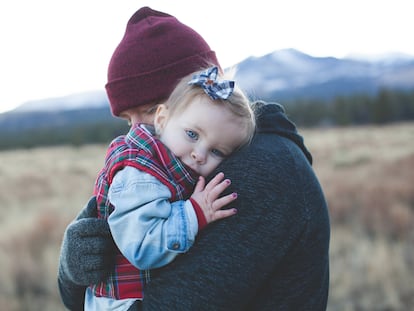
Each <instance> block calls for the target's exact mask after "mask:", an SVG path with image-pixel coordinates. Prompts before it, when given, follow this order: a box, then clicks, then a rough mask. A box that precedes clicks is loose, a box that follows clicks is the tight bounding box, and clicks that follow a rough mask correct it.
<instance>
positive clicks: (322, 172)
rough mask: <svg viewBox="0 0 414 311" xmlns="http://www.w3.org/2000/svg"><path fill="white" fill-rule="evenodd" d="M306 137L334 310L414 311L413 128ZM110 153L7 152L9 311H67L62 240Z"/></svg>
mask: <svg viewBox="0 0 414 311" xmlns="http://www.w3.org/2000/svg"><path fill="white" fill-rule="evenodd" d="M302 134H303V135H304V137H305V142H306V144H307V146H308V147H309V149H310V150H311V152H312V153H313V156H314V169H315V171H316V173H317V175H318V176H319V178H320V181H321V184H322V186H323V188H324V191H325V194H326V197H327V200H328V204H329V210H330V217H331V224H332V239H331V250H330V257H331V286H330V295H329V302H328V310H329V311H354V310H375V311H382V310H383V311H390V310H396V311H397V310H398V311H403V310H404V311H406V310H413V309H412V308H413V306H414V281H413V280H414V143H413V142H414V123H409V124H399V125H392V126H384V127H358V128H334V129H330V128H329V129H328V128H327V129H315V130H305V131H303V132H302ZM104 151H105V146H101V145H90V146H85V147H79V148H75V147H53V148H39V149H33V150H30V151H27V150H16V151H4V152H0V202H1V203H0V209H1V214H0V266H1V267H2V269H0V306H1V310H5V311H9V310H35V311H36V310H42V311H44V310H51V311H52V310H53V311H56V310H64V308H63V306H62V305H61V303H60V299H59V296H58V293H57V288H56V271H57V264H58V255H59V247H60V242H61V238H62V235H63V231H64V229H65V227H66V225H67V224H68V223H69V222H70V221H71V220H72V219H73V218H74V217H75V215H76V214H77V212H78V211H79V209H80V208H81V207H82V206H83V204H84V203H85V202H86V201H87V199H88V198H89V196H90V193H91V190H92V185H93V182H94V179H95V175H96V173H97V172H98V170H99V168H100V167H101V165H102V163H103V158H104ZM304 278H306V276H304Z"/></svg>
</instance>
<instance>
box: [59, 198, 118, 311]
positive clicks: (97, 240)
mask: <svg viewBox="0 0 414 311" xmlns="http://www.w3.org/2000/svg"><path fill="white" fill-rule="evenodd" d="M114 247H115V246H114V243H113V240H112V237H111V233H110V231H109V227H108V224H107V222H106V221H105V220H101V219H97V218H96V200H95V197H92V198H91V199H90V200H89V202H88V203H87V204H86V205H85V207H84V208H83V209H82V211H81V212H80V213H79V215H78V216H77V217H76V219H75V220H74V221H72V222H71V223H70V224H69V225H68V227H67V228H66V230H65V233H64V236H63V241H62V245H61V250H60V257H59V267H58V277H57V282H58V288H59V293H60V296H61V299H62V302H63V304H64V305H65V306H66V308H68V309H69V310H83V303H84V296H85V290H86V287H87V286H88V285H89V284H92V283H96V282H98V281H100V280H102V279H104V278H105V277H106V276H107V275H108V272H109V271H110V267H112V265H113V262H114V258H113V254H114V252H115V250H114Z"/></svg>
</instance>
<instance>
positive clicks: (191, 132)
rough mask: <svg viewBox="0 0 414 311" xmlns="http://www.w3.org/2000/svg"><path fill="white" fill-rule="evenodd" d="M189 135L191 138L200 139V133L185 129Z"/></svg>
mask: <svg viewBox="0 0 414 311" xmlns="http://www.w3.org/2000/svg"><path fill="white" fill-rule="evenodd" d="M185 132H186V134H187V136H188V137H190V138H191V139H198V134H197V133H196V132H194V131H192V130H186V131H185Z"/></svg>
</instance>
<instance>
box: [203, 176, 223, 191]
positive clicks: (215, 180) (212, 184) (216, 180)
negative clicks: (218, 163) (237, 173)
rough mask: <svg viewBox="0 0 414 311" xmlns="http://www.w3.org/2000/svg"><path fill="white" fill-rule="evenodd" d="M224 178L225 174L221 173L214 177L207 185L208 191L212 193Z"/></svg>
mask: <svg viewBox="0 0 414 311" xmlns="http://www.w3.org/2000/svg"><path fill="white" fill-rule="evenodd" d="M223 178H224V173H222V172H220V173H218V174H217V175H216V176H214V177H213V178H212V179H211V180H210V181H209V182H208V184H207V186H206V190H207V191H211V190H212V189H213V188H214V187H215V186H217V185H218V184H219V183H220V182H221V181H222V180H223Z"/></svg>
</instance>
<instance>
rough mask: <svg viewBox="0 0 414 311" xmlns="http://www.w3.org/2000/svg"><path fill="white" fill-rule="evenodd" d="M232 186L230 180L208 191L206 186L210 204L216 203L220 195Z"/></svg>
mask: <svg viewBox="0 0 414 311" xmlns="http://www.w3.org/2000/svg"><path fill="white" fill-rule="evenodd" d="M223 177H224V176H223ZM230 184H231V181H230V179H225V180H223V181H221V182H220V183H218V184H216V185H215V186H214V187H212V188H210V189H208V190H207V186H206V190H207V191H208V192H209V193H210V194H209V196H208V198H209V200H210V202H212V201H215V200H216V199H217V198H218V197H219V196H220V194H221V193H222V192H223V191H224V190H226V188H227V187H228V186H230Z"/></svg>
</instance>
